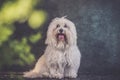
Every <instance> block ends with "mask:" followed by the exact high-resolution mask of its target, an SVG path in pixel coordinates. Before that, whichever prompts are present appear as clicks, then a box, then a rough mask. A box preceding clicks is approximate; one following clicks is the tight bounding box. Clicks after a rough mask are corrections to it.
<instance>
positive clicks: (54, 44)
mask: <svg viewBox="0 0 120 80" xmlns="http://www.w3.org/2000/svg"><path fill="white" fill-rule="evenodd" d="M45 43H46V44H47V45H48V46H47V48H46V50H45V53H44V54H43V55H42V56H41V57H40V58H39V60H38V62H37V63H36V65H35V68H34V69H33V70H31V71H29V72H25V73H24V77H28V78H36V77H50V78H59V79H61V78H64V77H69V78H76V77H77V72H78V69H79V66H80V59H81V54H80V51H79V49H78V47H77V33H76V28H75V25H74V24H73V22H71V21H70V20H68V19H66V18H65V17H62V18H55V19H53V21H52V22H51V23H50V25H49V27H48V31H47V39H46V42H45Z"/></svg>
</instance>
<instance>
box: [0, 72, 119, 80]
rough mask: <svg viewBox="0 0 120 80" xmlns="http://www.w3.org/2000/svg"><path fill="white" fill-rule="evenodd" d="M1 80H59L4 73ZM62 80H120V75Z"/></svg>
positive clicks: (95, 75) (83, 75)
mask: <svg viewBox="0 0 120 80" xmlns="http://www.w3.org/2000/svg"><path fill="white" fill-rule="evenodd" d="M0 80H59V79H49V78H35V79H28V78H23V77H22V73H21V72H17V73H16V72H9V73H8V72H2V73H0ZM61 80H120V75H113V74H112V75H110V74H109V75H98V74H79V76H78V77H77V78H76V79H68V78H64V79H61Z"/></svg>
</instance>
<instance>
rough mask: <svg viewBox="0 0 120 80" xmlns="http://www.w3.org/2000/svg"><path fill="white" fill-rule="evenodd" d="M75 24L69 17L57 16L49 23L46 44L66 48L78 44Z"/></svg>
mask: <svg viewBox="0 0 120 80" xmlns="http://www.w3.org/2000/svg"><path fill="white" fill-rule="evenodd" d="M76 38H77V36H76V29H75V25H74V24H73V23H72V22H71V21H70V20H68V19H66V18H64V17H62V18H55V19H54V20H53V21H52V22H51V23H50V25H49V28H48V32H47V39H46V44H48V45H52V46H54V47H56V48H65V47H67V46H71V45H74V44H76Z"/></svg>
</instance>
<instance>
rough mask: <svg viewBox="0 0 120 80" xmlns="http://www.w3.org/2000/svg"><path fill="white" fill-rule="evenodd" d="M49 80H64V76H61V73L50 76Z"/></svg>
mask: <svg viewBox="0 0 120 80" xmlns="http://www.w3.org/2000/svg"><path fill="white" fill-rule="evenodd" d="M51 78H58V79H62V78H64V75H63V74H61V73H57V74H54V75H52V76H51Z"/></svg>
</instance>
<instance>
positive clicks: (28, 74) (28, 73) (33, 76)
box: [23, 71, 40, 78]
mask: <svg viewBox="0 0 120 80" xmlns="http://www.w3.org/2000/svg"><path fill="white" fill-rule="evenodd" d="M23 77H26V78H36V77H40V75H39V74H38V73H36V72H32V71H30V72H24V73H23Z"/></svg>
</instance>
